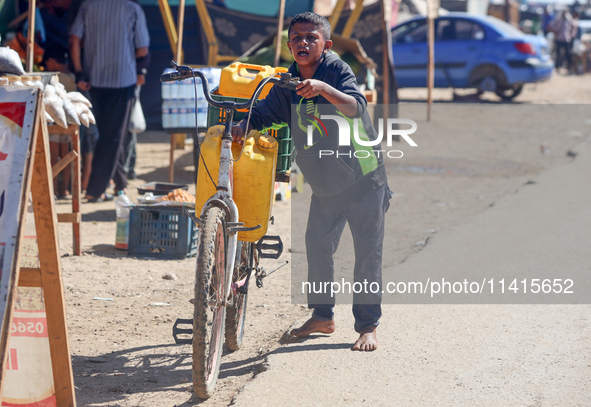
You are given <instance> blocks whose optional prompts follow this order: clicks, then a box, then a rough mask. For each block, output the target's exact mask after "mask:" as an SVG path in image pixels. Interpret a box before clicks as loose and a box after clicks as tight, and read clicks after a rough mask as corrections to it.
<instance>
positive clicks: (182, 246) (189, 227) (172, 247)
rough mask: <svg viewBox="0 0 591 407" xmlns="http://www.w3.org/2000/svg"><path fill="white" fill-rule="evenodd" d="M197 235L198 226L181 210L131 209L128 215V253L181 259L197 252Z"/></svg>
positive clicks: (156, 207)
mask: <svg viewBox="0 0 591 407" xmlns="http://www.w3.org/2000/svg"><path fill="white" fill-rule="evenodd" d="M187 210H188V211H189V213H191V214H194V213H195V211H194V210H193V209H187ZM197 236H198V232H197V225H196V224H195V223H194V222H193V220H192V219H191V218H189V217H188V216H187V214H185V213H184V211H183V208H182V207H172V206H169V207H167V206H153V205H151V206H150V205H146V206H134V207H133V208H132V209H131V212H130V215H129V246H128V249H127V254H128V255H129V256H140V257H141V256H145V257H157V258H162V259H183V258H185V257H187V256H194V255H195V254H196V253H197Z"/></svg>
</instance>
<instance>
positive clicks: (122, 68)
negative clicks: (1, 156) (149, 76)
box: [70, 0, 150, 202]
mask: <svg viewBox="0 0 591 407" xmlns="http://www.w3.org/2000/svg"><path fill="white" fill-rule="evenodd" d="M82 41H84V58H83V59H84V60H82V55H81V49H82ZM149 45H150V37H149V33H148V27H147V23H146V16H145V14H144V12H143V10H142V8H141V6H140V5H139V4H137V3H135V2H133V1H130V0H87V1H85V2H84V3H82V5H81V6H80V9H79V11H78V14H77V16H76V19H75V20H74V24H73V25H72V28H71V29H70V54H71V58H72V63H73V66H74V70H75V74H76V83H77V85H78V87H79V88H80V89H82V90H88V91H89V92H90V99H91V102H92V104H93V107H94V112H95V117H96V121H97V126H98V129H99V139H98V142H97V144H96V148H95V151H94V157H93V160H92V170H91V174H90V179H89V181H88V187H87V189H86V198H87V200H88V202H101V201H105V200H112V199H113V195H111V194H109V193H107V192H106V189H107V187H108V185H109V181H110V180H111V179H112V180H113V181H114V183H115V190H116V191H120V190H125V188H126V186H127V174H126V173H125V169H124V166H125V152H124V145H123V144H124V139H125V137H126V135H127V132H128V128H129V117H130V113H131V109H132V107H133V103H134V98H135V87H136V86H140V85H142V84H144V83H145V75H146V73H147V67H148V64H149V51H148V47H149Z"/></svg>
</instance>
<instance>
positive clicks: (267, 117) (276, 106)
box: [232, 86, 291, 143]
mask: <svg viewBox="0 0 591 407" xmlns="http://www.w3.org/2000/svg"><path fill="white" fill-rule="evenodd" d="M287 92H290V91H287V90H286V89H283V88H280V87H278V86H273V87H272V88H271V90H270V91H269V94H268V95H267V97H266V98H265V99H263V100H261V101H260V102H258V104H257V105H256V106H255V107H254V108H253V109H252V111H251V113H250V114H251V116H250V123H249V126H248V127H249V128H248V131H247V129H246V122H247V119H243V120H241V121H240V122H239V123H238V125H237V126H234V127H232V137H233V138H234V141H235V142H237V143H240V142H241V139H242V137H243V136H244V134H248V132H249V131H250V130H252V129H257V130H262V129H263V128H269V127H271V126H272V125H273V124H279V123H289V121H290V117H291V105H290V102H289V101H290V98H289V94H288V93H287Z"/></svg>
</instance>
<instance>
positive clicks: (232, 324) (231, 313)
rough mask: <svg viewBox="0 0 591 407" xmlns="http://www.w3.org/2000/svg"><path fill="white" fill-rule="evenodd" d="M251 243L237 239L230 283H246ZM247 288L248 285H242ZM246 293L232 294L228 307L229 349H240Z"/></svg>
mask: <svg viewBox="0 0 591 407" xmlns="http://www.w3.org/2000/svg"><path fill="white" fill-rule="evenodd" d="M252 249H253V244H252V243H250V242H241V241H238V246H237V247H236V261H235V262H234V273H233V275H232V283H239V282H242V283H243V284H244V285H246V284H248V283H247V276H248V273H250V272H252V270H251V268H252V266H253V265H252V259H253V253H252ZM244 289H245V290H248V286H246V287H244ZM247 299H248V294H246V293H245V294H243V293H241V292H240V291H239V290H238V292H237V293H236V295H234V297H233V301H232V305H230V306H229V307H228V313H227V323H226V346H227V347H228V349H230V350H231V351H236V350H238V349H240V346H241V345H242V336H243V335H244V321H245V319H246V300H247Z"/></svg>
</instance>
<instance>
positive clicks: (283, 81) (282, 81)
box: [160, 61, 300, 110]
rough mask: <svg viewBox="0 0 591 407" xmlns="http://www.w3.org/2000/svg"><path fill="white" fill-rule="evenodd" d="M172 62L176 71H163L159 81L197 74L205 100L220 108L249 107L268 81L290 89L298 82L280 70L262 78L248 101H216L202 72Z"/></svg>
mask: <svg viewBox="0 0 591 407" xmlns="http://www.w3.org/2000/svg"><path fill="white" fill-rule="evenodd" d="M173 64H174V66H175V67H176V72H170V73H163V74H162V75H160V82H174V81H182V80H184V79H190V78H194V77H196V76H197V77H199V78H200V79H201V86H202V87H203V93H204V96H205V99H206V100H207V103H209V104H210V105H212V106H215V107H218V108H220V109H232V110H238V109H245V108H249V107H250V105H251V104H252V102H253V100H256V99H258V96H259V94H260V93H261V91H262V90H263V86H265V85H266V84H267V83H269V82H271V83H275V84H277V85H278V86H280V87H282V88H286V89H290V90H296V86H297V85H298V84H299V83H300V82H299V78H292V76H291V74H290V73H287V72H282V73H280V76H279V77H277V76H269V77H267V78H264V79H263V80H262V81H261V82H260V83H259V84H258V85H257V87H256V89H255V91H254V93H253V95H252V97H251V98H250V99H248V101H246V102H242V103H237V102H234V101H217V100H213V99H212V98H211V96H210V93H209V82H208V81H207V77H206V76H205V75H204V74H203V73H201V72H199V71H197V70H194V69H191V67H188V66H186V65H176V63H174V61H173Z"/></svg>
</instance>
